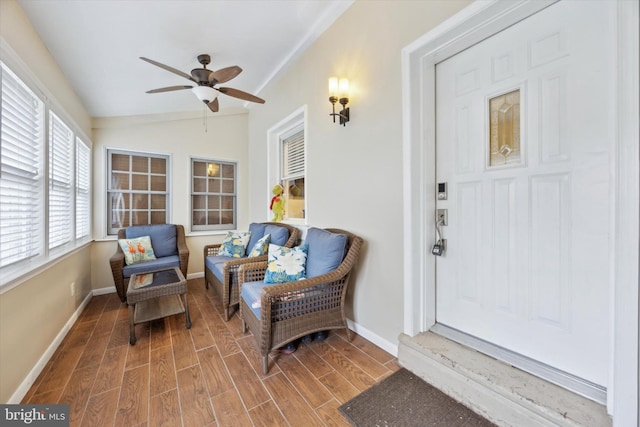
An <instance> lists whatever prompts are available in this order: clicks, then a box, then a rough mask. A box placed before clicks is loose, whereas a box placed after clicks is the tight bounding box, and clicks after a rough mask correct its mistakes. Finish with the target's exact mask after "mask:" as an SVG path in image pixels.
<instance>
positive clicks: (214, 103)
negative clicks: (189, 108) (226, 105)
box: [207, 98, 220, 113]
mask: <svg viewBox="0 0 640 427" xmlns="http://www.w3.org/2000/svg"><path fill="white" fill-rule="evenodd" d="M207 107H209V110H211V111H213V112H214V113H217V112H218V108H219V107H220V106H219V105H218V98H216V99H214V100H213V101H211V102H210V103H208V104H207Z"/></svg>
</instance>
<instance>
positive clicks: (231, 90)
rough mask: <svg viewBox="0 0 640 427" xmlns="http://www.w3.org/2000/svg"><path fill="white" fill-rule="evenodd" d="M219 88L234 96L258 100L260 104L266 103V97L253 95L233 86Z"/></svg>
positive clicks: (253, 100)
mask: <svg viewBox="0 0 640 427" xmlns="http://www.w3.org/2000/svg"><path fill="white" fill-rule="evenodd" d="M218 90H219V91H220V92H222V93H224V94H225V95H228V96H232V97H234V98H239V99H244V100H245V101H251V102H257V103H258V104H264V99H262V98H258V97H257V96H255V95H251V94H250V93H247V92H243V91H241V90H238V89H234V88H232V87H221V88H218Z"/></svg>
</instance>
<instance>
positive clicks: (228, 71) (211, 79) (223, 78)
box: [140, 54, 264, 113]
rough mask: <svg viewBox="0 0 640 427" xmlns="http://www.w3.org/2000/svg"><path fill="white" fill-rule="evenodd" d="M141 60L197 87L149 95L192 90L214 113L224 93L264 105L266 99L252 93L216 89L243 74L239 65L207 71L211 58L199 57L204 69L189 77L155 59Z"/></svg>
mask: <svg viewBox="0 0 640 427" xmlns="http://www.w3.org/2000/svg"><path fill="white" fill-rule="evenodd" d="M140 59H142V60H143V61H146V62H148V63H150V64H153V65H155V66H157V67H160V68H162V69H165V70H167V71H170V72H172V73H174V74H177V75H179V76H181V77H184V78H185V79H187V80H191V81H192V82H193V83H195V84H196V86H193V85H183V86H169V87H163V88H159V89H153V90H148V91H147V93H160V92H170V91H174V90H184V89H191V91H192V92H193V93H194V94H195V95H196V96H197V97H198V99H199V100H200V101H202V102H204V103H205V104H207V107H209V109H210V110H211V111H213V112H214V113H215V112H217V111H218V108H219V106H218V94H219V93H223V94H225V95H227V96H232V97H234V98H239V99H243V100H245V101H251V102H257V103H259V104H264V99H262V98H258V97H257V96H255V95H251V94H250V93H247V92H243V91H241V90H238V89H234V88H232V87H216V85H217V84H219V83H225V82H228V81H229V80H231V79H233V78H234V77H236V76H237V75H238V74H240V73H241V72H242V68H240V67H238V66H237V65H234V66H232V67H227V68H222V69H220V70H217V71H213V70H209V69H207V65H208V64H209V63H210V62H211V56H209V55H206V54H203V55H198V62H199V63H200V64H202V68H194V69H193V70H191V75H189V74H187V73H184V72H182V71H180V70H177V69H175V68H173V67H170V66H168V65H164V64H161V63H160V62H157V61H154V60H153V59H149V58H144V57H142V56H141V57H140Z"/></svg>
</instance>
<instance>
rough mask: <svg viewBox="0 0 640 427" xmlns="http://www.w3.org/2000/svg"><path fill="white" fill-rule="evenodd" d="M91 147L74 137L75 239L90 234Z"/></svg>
mask: <svg viewBox="0 0 640 427" xmlns="http://www.w3.org/2000/svg"><path fill="white" fill-rule="evenodd" d="M90 174H91V149H90V148H89V147H88V146H87V145H86V144H85V143H84V142H82V140H81V139H80V138H76V239H83V238H86V237H89V235H90V234H91V230H90V229H91V216H90V215H91V210H90V203H91V192H90V189H91V175H90Z"/></svg>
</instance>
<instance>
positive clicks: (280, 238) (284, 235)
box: [260, 224, 289, 246]
mask: <svg viewBox="0 0 640 427" xmlns="http://www.w3.org/2000/svg"><path fill="white" fill-rule="evenodd" d="M264 234H271V243H272V244H274V245H278V246H284V244H285V243H287V240H289V229H287V228H285V227H279V226H277V225H272V224H267V225H266V227H265V228H264ZM264 234H263V235H264ZM260 237H262V236H260Z"/></svg>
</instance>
